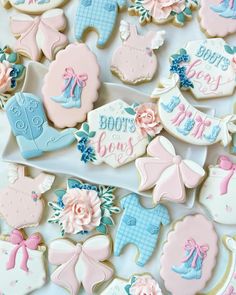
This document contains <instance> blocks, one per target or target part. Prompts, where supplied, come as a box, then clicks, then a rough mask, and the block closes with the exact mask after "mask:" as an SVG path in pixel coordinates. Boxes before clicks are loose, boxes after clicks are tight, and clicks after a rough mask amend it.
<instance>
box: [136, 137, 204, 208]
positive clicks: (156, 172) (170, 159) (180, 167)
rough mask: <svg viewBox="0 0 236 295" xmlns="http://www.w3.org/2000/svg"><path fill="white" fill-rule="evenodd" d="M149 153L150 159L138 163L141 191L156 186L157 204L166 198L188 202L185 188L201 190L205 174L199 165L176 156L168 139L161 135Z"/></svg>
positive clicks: (146, 158)
mask: <svg viewBox="0 0 236 295" xmlns="http://www.w3.org/2000/svg"><path fill="white" fill-rule="evenodd" d="M147 154H148V156H150V157H143V158H139V159H137V160H136V161H135V164H136V167H137V169H138V171H139V174H140V176H141V184H140V186H139V191H145V190H149V189H151V188H153V187H154V190H153V201H154V203H158V202H159V201H160V200H162V199H164V200H169V201H172V202H176V203H183V202H185V199H186V192H185V187H187V188H195V187H197V186H198V185H199V183H200V182H201V181H202V179H203V177H204V175H205V171H204V169H203V168H202V167H201V166H200V165H198V164H197V163H196V162H193V161H191V160H183V159H182V158H181V156H179V155H176V153H175V148H174V146H173V145H172V143H171V142H170V141H169V140H168V139H167V138H166V137H164V136H158V137H157V138H155V139H154V140H153V141H152V142H151V143H150V144H149V145H148V147H147ZM170 183H171V185H170Z"/></svg>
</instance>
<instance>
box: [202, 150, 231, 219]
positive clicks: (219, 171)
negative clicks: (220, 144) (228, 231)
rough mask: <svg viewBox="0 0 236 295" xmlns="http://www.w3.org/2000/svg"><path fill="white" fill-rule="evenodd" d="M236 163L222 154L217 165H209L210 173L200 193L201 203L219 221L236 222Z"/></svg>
mask: <svg viewBox="0 0 236 295" xmlns="http://www.w3.org/2000/svg"><path fill="white" fill-rule="evenodd" d="M235 194H236V164H234V163H233V162H232V161H231V160H230V159H229V158H228V157H226V156H220V157H219V161H218V164H217V165H215V166H214V165H211V166H209V175H208V177H207V179H206V180H205V182H204V184H203V186H202V188H201V191H200V195H199V201H200V203H201V204H202V205H203V206H205V207H206V208H207V210H208V211H209V213H210V214H211V217H212V218H213V219H214V220H215V221H216V222H219V223H223V224H236V200H235Z"/></svg>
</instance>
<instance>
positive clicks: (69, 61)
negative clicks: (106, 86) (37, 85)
mask: <svg viewBox="0 0 236 295" xmlns="http://www.w3.org/2000/svg"><path fill="white" fill-rule="evenodd" d="M99 87H100V80H99V65H98V63H97V59H96V56H95V55H94V54H93V53H92V52H91V51H90V49H89V48H88V47H87V46H86V45H85V44H83V43H80V44H76V43H74V44H70V45H69V46H67V47H66V49H65V50H63V51H61V52H59V53H58V54H57V56H56V60H55V61H54V62H52V63H51V65H50V66H49V70H48V73H47V75H46V77H45V80H44V85H43V89H42V92H43V102H44V106H45V108H46V111H47V115H48V118H49V119H50V120H51V121H52V122H53V123H54V125H55V126H56V127H58V128H64V127H73V126H75V125H76V124H77V123H79V122H83V121H84V120H85V119H86V115H87V113H88V112H89V111H90V110H92V108H93V103H94V102H95V101H96V100H97V99H98V89H99Z"/></svg>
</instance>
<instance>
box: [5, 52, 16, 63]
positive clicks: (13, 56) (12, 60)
mask: <svg viewBox="0 0 236 295" xmlns="http://www.w3.org/2000/svg"><path fill="white" fill-rule="evenodd" d="M17 57H18V56H17V53H16V52H12V53H10V54H9V56H8V58H7V60H8V61H9V62H10V63H15V62H16V61H17Z"/></svg>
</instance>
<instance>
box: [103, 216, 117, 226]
mask: <svg viewBox="0 0 236 295" xmlns="http://www.w3.org/2000/svg"><path fill="white" fill-rule="evenodd" d="M101 222H102V223H103V224H106V225H114V222H113V220H112V219H111V218H110V217H106V216H103V217H102V219H101Z"/></svg>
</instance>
